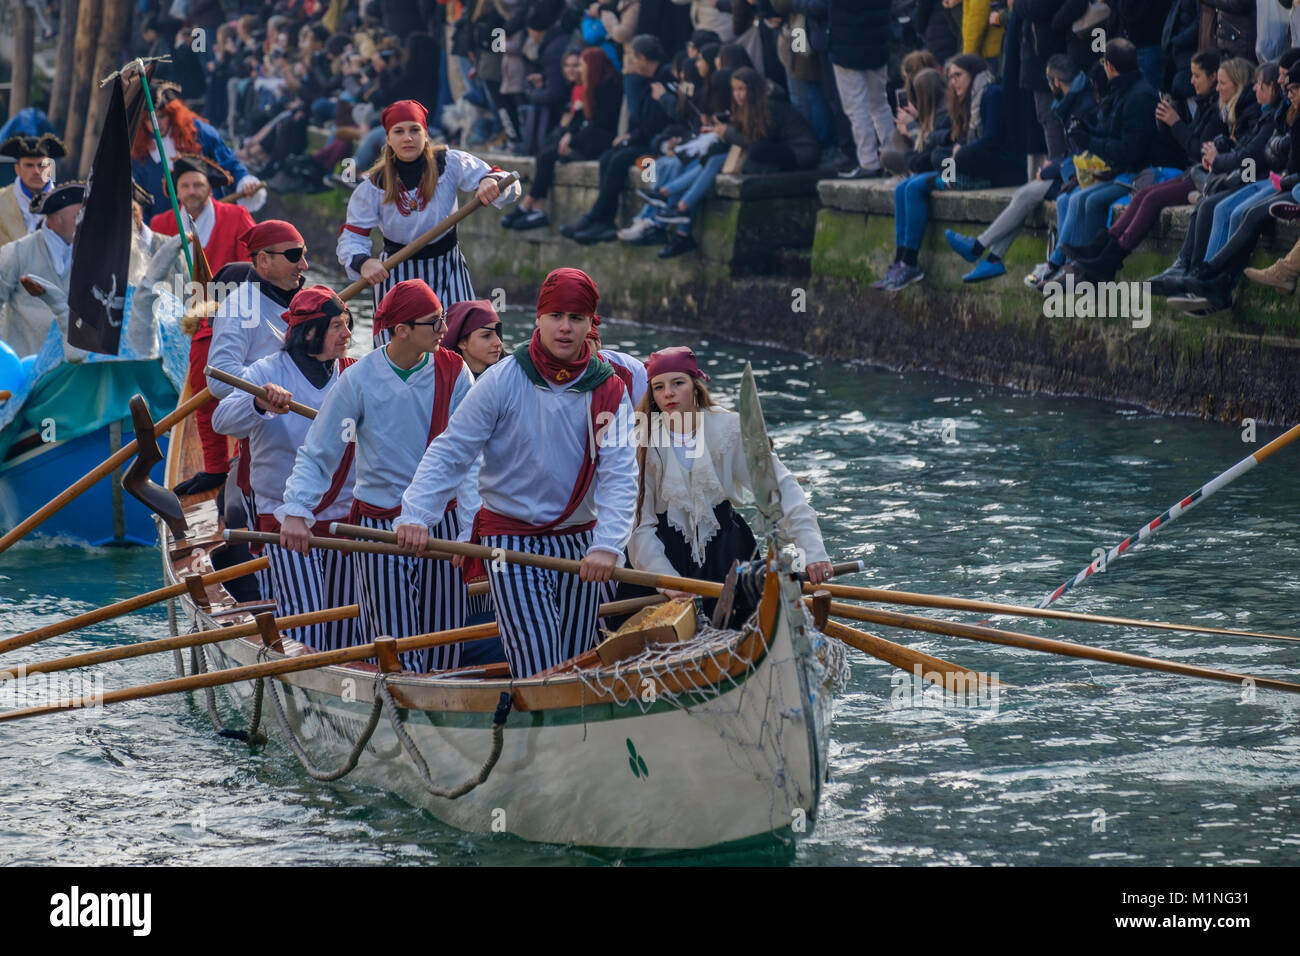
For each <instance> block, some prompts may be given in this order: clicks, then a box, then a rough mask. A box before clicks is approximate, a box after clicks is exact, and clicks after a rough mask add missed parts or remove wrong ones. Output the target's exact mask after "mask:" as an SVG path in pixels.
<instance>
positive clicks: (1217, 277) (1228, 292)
mask: <svg viewBox="0 0 1300 956" xmlns="http://www.w3.org/2000/svg"><path fill="white" fill-rule="evenodd" d="M1236 285H1237V277H1236V275H1235V274H1233V273H1230V272H1216V273H1214V274H1212V275H1208V276H1205V277H1201V276H1188V277H1187V279H1186V280H1185V282H1184V286H1185V289H1186V292H1185V294H1184V295H1180V296H1170V298H1169V307H1170V308H1171V309H1178V310H1179V311H1182V312H1194V313H1197V314H1200V315H1213V314H1214V313H1215V312H1222V311H1223V310H1225V309H1231V308H1232V290H1233V289H1234V288H1235V287H1236Z"/></svg>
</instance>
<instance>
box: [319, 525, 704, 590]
mask: <svg viewBox="0 0 1300 956" xmlns="http://www.w3.org/2000/svg"><path fill="white" fill-rule="evenodd" d="M330 534H336V535H339V536H340V537H343V538H359V539H361V540H363V541H364V540H367V539H368V540H372V541H382V542H385V543H386V544H388V545H390V547H391V550H384V551H380V552H378V553H381V554H409V553H410V552H408V551H403V550H402V549H401V548H399V547H397V535H396V534H395V533H394V532H392V531H383V530H380V529H377V528H363V527H361V526H360V525H355V524H346V523H344V522H342V521H334V522H331V524H330ZM425 547H426V548H436V549H438V550H439V551H445V552H449V553H451V554H459V555H463V556H465V557H467V558H478V559H479V560H481V561H485V562H488V563H491V562H494V561H506V562H509V563H511V564H523V565H527V566H529V567H534V568H543V569H545V570H547V571H561V572H563V573H565V574H578V573H579V571H580V570H581V566H582V563H581V562H580V561H571V560H569V559H567V558H553V557H550V556H548V555H542V554H526V553H525V552H523V551H510V550H508V549H506V548H488V547H484V546H483V545H481V544H469V543H467V542H464V541H445V540H443V539H441V538H430V539H429V541H428V543H427V544H426V545H425ZM610 576H611V577H613V579H614V580H615V581H623V582H624V583H626V584H639V585H641V586H642V587H648V588H664V589H667V590H671V591H689V592H691V593H692V594H699V595H701V596H703V597H709V598H715V597H719V596H720V595H721V594H722V585H721V584H718V583H717V582H715V581H699V580H696V579H695V578H678V577H673V576H672V575H668V574H655V573H653V572H651V571H637V570H634V569H632V568H614V569H613V571H612V572H611V575H610Z"/></svg>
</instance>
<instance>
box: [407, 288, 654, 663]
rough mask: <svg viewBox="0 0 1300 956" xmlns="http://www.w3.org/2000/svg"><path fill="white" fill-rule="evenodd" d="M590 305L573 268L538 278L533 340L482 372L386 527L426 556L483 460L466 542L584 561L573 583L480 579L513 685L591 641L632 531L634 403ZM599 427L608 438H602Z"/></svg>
mask: <svg viewBox="0 0 1300 956" xmlns="http://www.w3.org/2000/svg"><path fill="white" fill-rule="evenodd" d="M597 302H598V295H597V291H596V285H595V283H594V282H592V281H591V279H590V278H589V277H588V276H587V275H586V273H584V272H582V271H581V270H579V269H556V270H555V271H554V272H552V273H551V274H550V275H548V276H547V277H546V281H545V282H544V283H543V284H542V292H541V295H540V296H539V297H538V300H537V328H536V330H535V331H534V332H533V336H532V339H531V341H529V342H528V343H526V344H524V345H521V346H519V347H518V348H517V349H515V351H514V353H513V354H512V355H508V356H506V357H505V358H504V359H502V360H501V361H500V362H498V363H497V364H496V365H493V366H492V367H491V368H489V369H488V370H487V371H485V372H484V373H483V375H482V377H481V378H480V379H479V380H478V382H477V383H476V384H475V386H474V388H473V389H472V390H471V391H470V393H469V395H468V396H467V397H466V398H465V401H464V402H463V403H462V404H461V407H460V408H459V409H458V410H457V412H456V414H455V415H453V416H452V419H451V422H450V423H449V424H448V426H447V430H446V432H444V433H443V434H442V435H440V436H439V437H438V438H437V439H436V440H435V441H434V442H433V444H431V445H430V446H429V450H428V451H427V452H425V455H424V459H423V460H422V461H421V462H420V467H419V469H418V470H417V471H416V473H415V479H414V480H413V481H412V482H411V486H410V487H409V488H408V489H407V490H406V494H405V495H403V497H402V514H401V517H399V518H398V519H397V521H396V522H395V524H396V528H397V535H398V543H399V544H401V545H402V546H403V547H404V548H407V549H409V550H411V551H412V552H418V551H419V550H420V549H422V548H423V547H424V545H425V543H426V542H427V541H428V539H429V530H430V528H431V527H433V525H434V522H435V521H436V520H437V517H438V515H440V514H441V513H442V511H443V509H445V508H446V507H447V503H448V502H449V501H450V500H451V499H452V497H453V496H455V495H456V494H457V490H458V488H459V487H460V486H461V485H462V484H463V483H464V481H465V477H466V476H467V475H468V474H470V473H471V472H472V469H473V468H475V467H476V466H477V465H478V462H479V461H480V456H481V461H482V464H481V469H480V471H479V476H478V490H479V494H480V495H481V497H482V499H483V507H482V510H480V511H479V513H478V517H477V518H475V520H474V537H475V538H477V539H480V540H481V541H482V543H483V544H485V545H487V546H488V547H492V548H504V549H507V550H514V551H526V552H529V553H532V554H542V555H550V556H555V557H562V558H568V559H572V560H577V561H580V562H581V574H580V575H578V576H574V575H568V574H560V573H557V572H553V571H544V570H541V569H538V568H532V567H525V566H524V565H518V564H510V563H498V564H496V565H495V566H494V567H492V568H491V569H490V570H489V573H488V583H489V586H490V587H491V590H492V598H493V601H494V603H495V604H496V608H497V620H498V622H499V623H500V626H501V639H502V642H503V644H504V645H505V651H506V657H507V658H508V660H509V661H510V672H511V673H512V674H513V675H514V676H516V677H527V676H529V675H531V674H536V673H538V672H540V671H544V670H547V669H548V668H551V667H554V666H556V665H557V664H560V663H562V662H563V661H566V660H568V659H570V658H572V657H575V656H576V655H578V654H580V653H582V652H583V651H585V650H587V649H589V648H590V647H591V646H592V645H593V644H594V643H595V637H596V613H597V609H598V607H599V601H600V595H599V590H598V585H599V584H600V583H601V582H604V581H608V580H609V579H610V576H611V573H612V571H613V569H614V567H615V565H616V564H617V563H618V561H619V560H620V559H621V557H622V555H623V549H624V547H625V546H626V545H627V542H628V538H629V537H630V536H631V534H632V525H633V516H634V514H635V511H636V495H637V478H636V473H637V469H636V449H635V447H634V444H633V443H634V438H633V421H632V407H631V403H630V402H629V401H628V398H627V393H626V389H625V388H624V386H623V382H622V380H621V379H620V378H619V377H618V376H617V375H616V374H615V373H614V370H613V368H612V367H611V366H610V364H609V363H608V362H605V361H603V360H602V359H600V358H599V357H598V356H596V355H595V354H594V352H593V350H592V347H591V344H590V342H589V341H588V339H587V333H588V332H590V330H591V325H592V322H593V320H594V318H595V316H596V306H597ZM620 408H621V409H622V413H621V414H620ZM597 422H610V424H609V426H608V427H609V428H614V429H617V430H618V433H617V434H609V435H606V434H601V432H602V431H603V429H598V428H597V425H596V423H597Z"/></svg>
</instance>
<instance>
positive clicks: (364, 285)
mask: <svg viewBox="0 0 1300 956" xmlns="http://www.w3.org/2000/svg"><path fill="white" fill-rule="evenodd" d="M518 178H519V177H518V176H516V175H515V174H514V173H510V174H509V175H506V176H503V177H501V178H500V179H498V180H497V186H498V187H499V188H500V189H501V191H502V192H504V191H505V190H506V189H508V188H509V187H510V186H511V185H513V184H514V182H515V180H516V179H518ZM482 206H483V203H482V202H481V201H480V200H479V198H478V196H475V197H474V198H473V199H471V200H470V201H469V202H467V203H465V205H463V206H461V207H460V208H459V209H457V210H456V211H455V212H453V213H452V214H451V215H450V216H448V217H447V218H446V219H444V220H442V222H440V223H438V224H437V225H436V226H433V227H432V228H430V229H428V230H426V231H425V232H424V233H422V234H421V235H419V236H417V237H416V238H415V239H414V240H412V241H411V242H408V243H407V244H406V245H405V246H403V247H402V248H401V249H399V250H397V252H395V253H393V254H392V255H391V256H389V257H388V258H387V259H385V260H384V262H383V265H384V268H385V269H387V270H388V271H389V272H392V270H393V267H394V266H397V265H399V264H401V263H403V262H405V261H406V260H407V259H409V258H411V256H413V255H415V254H416V253H417V252H419V251H420V250H421V249H423V248H424V247H425V246H427V245H428V244H429V243H431V242H433V240H435V239H437V238H438V237H439V236H441V235H442V234H443V233H444V232H446V231H447V230H448V229H450V228H451V227H452V226H454V225H456V223H458V222H460V221H461V220H462V219H464V218H465V217H466V216H468V215H469V214H470V213H472V212H474V211H475V210H476V209H480V208H482ZM369 288H370V282H369V281H367V280H366V279H358V280H357V281H356V282H353V283H352V284H351V285H349V286H348V287H347V288H346V289H344V290H343V291H342V292H340V293H339V298H340V299H342V300H343V301H344V302H346V301H347V300H348V299H350V298H352V297H353V296H354V295H356V294H357V293H358V292H362V291H364V290H366V289H369Z"/></svg>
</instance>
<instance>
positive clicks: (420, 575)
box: [275, 279, 479, 671]
mask: <svg viewBox="0 0 1300 956" xmlns="http://www.w3.org/2000/svg"><path fill="white" fill-rule="evenodd" d="M446 327H447V325H446V313H445V312H444V311H443V308H442V304H441V303H440V302H439V301H438V297H437V296H436V295H435V294H434V293H433V290H432V289H430V288H429V286H428V285H426V284H425V283H424V282H423V281H422V280H420V279H407V280H405V281H402V282H399V283H397V284H396V285H394V286H393V287H392V289H390V290H389V291H388V293H387V294H386V295H385V296H384V298H383V299H382V300H381V301H380V303H379V307H378V308H377V309H376V310H375V321H374V332H375V338H376V341H377V343H378V347H377V348H376V349H375V350H374V351H373V352H371V353H370V354H368V355H366V356H365V357H364V358H362V359H361V360H360V361H358V362H357V363H356V365H354V366H353V367H352V368H350V369H348V371H347V374H346V375H344V376H343V377H342V378H341V379H340V380H339V383H338V385H337V386H336V387H335V388H334V389H333V391H331V392H330V394H329V395H328V396H327V397H326V399H325V402H324V404H323V405H322V406H321V409H320V414H319V415H317V416H316V420H315V421H314V422H312V425H311V428H310V429H309V430H308V432H307V437H306V440H305V441H304V442H303V444H302V447H301V448H300V449H299V450H298V455H297V460H296V461H295V463H294V466H293V473H292V474H291V475H290V476H289V480H288V482H287V484H286V486H285V490H284V501H283V503H282V504H281V505H280V506H279V507H277V508H276V509H275V517H276V519H277V520H278V521H279V522H280V543H281V545H282V546H283V547H285V548H288V549H290V550H292V551H296V552H298V553H300V554H306V553H308V550H309V549H308V543H307V537H308V534H309V533H310V532H309V529H308V522H309V521H312V520H314V519H315V513H314V509H315V507H316V505H317V502H319V501H320V499H321V497H322V496H323V495H324V494H325V493H326V492H327V491H328V490H329V488H330V487H331V485H332V482H333V481H334V476H335V475H336V474H337V471H338V468H339V465H340V462H341V461H342V460H343V457H344V455H345V454H346V453H347V448H348V447H349V443H350V442H353V441H355V443H356V446H355V447H356V483H355V486H354V488H353V502H352V509H351V512H350V515H349V520H350V521H352V522H353V523H354V524H360V525H363V526H365V527H368V528H382V529H384V530H392V526H393V519H395V518H396V517H397V516H398V514H399V513H400V510H401V504H402V493H403V492H404V491H405V490H406V487H407V486H408V485H409V484H410V483H411V479H412V478H413V477H414V476H415V469H416V468H417V467H418V466H419V464H420V459H421V458H422V457H423V456H424V451H425V448H426V447H427V446H428V445H429V443H430V442H432V441H433V440H434V438H436V437H437V436H438V435H440V434H441V433H442V431H443V429H445V428H446V427H447V420H448V419H449V418H450V417H451V414H452V413H453V412H454V411H455V410H456V408H458V407H459V405H460V403H461V400H462V399H463V398H464V397H465V395H466V394H467V393H468V392H469V390H470V385H471V384H473V376H471V374H470V371H469V369H468V368H467V367H466V365H465V362H464V360H462V359H461V357H460V355H459V354H457V353H456V352H452V351H449V350H447V349H444V348H440V347H439V345H438V343H439V340H440V339H441V338H442V334H443V332H444V331H445V329H446ZM478 507H479V498H478V469H477V468H476V467H475V468H471V469H470V470H469V472H468V473H467V474H466V475H465V477H464V479H463V480H462V481H461V482H460V484H459V486H458V488H457V493H456V495H455V498H454V500H453V501H452V502H451V504H449V505H448V506H447V507H446V508H445V509H443V511H442V512H440V513H439V515H438V518H437V520H436V522H435V523H434V533H435V534H436V535H437V536H438V537H441V538H456V539H461V540H465V539H467V538H468V536H469V531H470V526H471V524H472V522H473V518H474V515H475V513H476V512H477V511H478ZM353 569H354V572H355V574H356V576H357V590H358V597H359V598H360V602H361V616H362V619H363V624H364V626H366V627H368V628H369V633H371V634H385V635H389V636H391V637H409V636H410V635H413V634H423V633H427V632H429V631H440V630H446V629H448V628H453V627H460V626H462V625H463V624H464V621H465V604H466V592H465V582H464V578H463V576H462V575H461V572H460V569H459V568H456V567H453V566H452V564H451V563H450V562H447V561H426V560H423V559H416V558H414V557H412V556H409V555H389V554H363V553H356V554H354V555H353ZM460 654H461V647H460V645H456V644H453V645H451V646H449V647H438V648H431V649H429V650H427V651H415V652H412V653H409V654H405V655H403V657H402V662H403V666H405V667H406V668H407V669H408V670H413V671H430V670H443V669H445V668H451V667H457V666H459V662H460Z"/></svg>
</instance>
